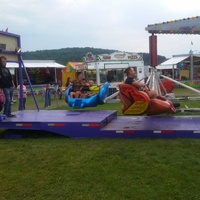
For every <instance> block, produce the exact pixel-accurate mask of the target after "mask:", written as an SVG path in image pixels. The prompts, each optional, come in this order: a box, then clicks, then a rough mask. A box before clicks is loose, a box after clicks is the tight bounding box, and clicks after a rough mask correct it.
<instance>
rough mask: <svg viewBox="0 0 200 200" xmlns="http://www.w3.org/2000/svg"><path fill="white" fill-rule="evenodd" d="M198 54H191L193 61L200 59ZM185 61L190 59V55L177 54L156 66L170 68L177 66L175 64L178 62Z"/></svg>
mask: <svg viewBox="0 0 200 200" xmlns="http://www.w3.org/2000/svg"><path fill="white" fill-rule="evenodd" d="M199 57H200V55H199V54H193V62H197V61H199V60H200V58H199ZM185 61H190V55H189V54H185V55H177V56H173V57H172V58H170V59H168V60H166V61H165V62H163V63H161V64H160V65H158V66H157V67H156V68H157V69H172V68H177V64H178V63H180V62H185Z"/></svg>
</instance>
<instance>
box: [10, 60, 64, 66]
mask: <svg viewBox="0 0 200 200" xmlns="http://www.w3.org/2000/svg"><path fill="white" fill-rule="evenodd" d="M23 63H24V66H25V67H26V68H42V67H43V68H46V67H48V68H64V67H65V66H64V65H61V64H59V63H56V62H55V60H23ZM7 67H8V68H18V67H19V64H18V63H14V62H7Z"/></svg>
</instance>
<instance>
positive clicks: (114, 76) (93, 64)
mask: <svg viewBox="0 0 200 200" xmlns="http://www.w3.org/2000/svg"><path fill="white" fill-rule="evenodd" d="M127 67H134V69H135V71H136V73H137V78H138V79H143V78H144V77H145V76H146V75H148V67H147V66H144V61H143V58H142V56H140V55H139V54H137V53H125V52H114V53H112V54H101V55H95V56H94V55H93V54H92V53H87V54H86V57H84V67H81V68H80V70H83V68H84V72H85V77H86V79H93V80H94V82H95V83H96V84H101V83H105V82H106V81H108V82H109V83H110V86H111V87H112V86H115V85H116V84H118V83H119V82H122V81H124V79H125V77H124V69H126V68H127ZM77 70H79V68H77Z"/></svg>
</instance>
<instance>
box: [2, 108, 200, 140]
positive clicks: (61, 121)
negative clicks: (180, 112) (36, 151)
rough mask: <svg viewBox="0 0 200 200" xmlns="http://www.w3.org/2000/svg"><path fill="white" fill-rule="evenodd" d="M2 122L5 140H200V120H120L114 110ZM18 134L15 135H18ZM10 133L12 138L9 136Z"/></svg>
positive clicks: (22, 115) (19, 116)
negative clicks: (42, 136) (41, 136)
mask: <svg viewBox="0 0 200 200" xmlns="http://www.w3.org/2000/svg"><path fill="white" fill-rule="evenodd" d="M13 114H15V115H16V117H15V118H6V119H2V121H1V122H0V128H1V129H6V130H7V131H6V133H7V134H6V136H5V138H20V131H19V130H23V131H24V132H26V134H27V135H28V134H29V132H31V131H34V132H36V133H37V132H42V131H47V132H50V133H55V134H59V135H63V136H66V137H70V138H200V123H199V121H200V116H179V117H177V116H120V117H119V116H117V112H116V111H114V110H106V111H88V110H87V111H86V110H74V111H68V110H40V111H36V110H24V111H17V112H14V113H13ZM15 131H16V133H15ZM9 132H10V133H11V134H9Z"/></svg>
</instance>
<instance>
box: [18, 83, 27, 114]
mask: <svg viewBox="0 0 200 200" xmlns="http://www.w3.org/2000/svg"><path fill="white" fill-rule="evenodd" d="M20 90H21V88H20V85H18V86H17V91H18V92H17V95H18V98H19V107H18V109H19V110H21V108H20V102H21V101H20ZM22 91H23V99H22V102H23V104H22V105H23V110H25V105H26V98H27V90H26V86H25V85H24V82H22Z"/></svg>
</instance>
